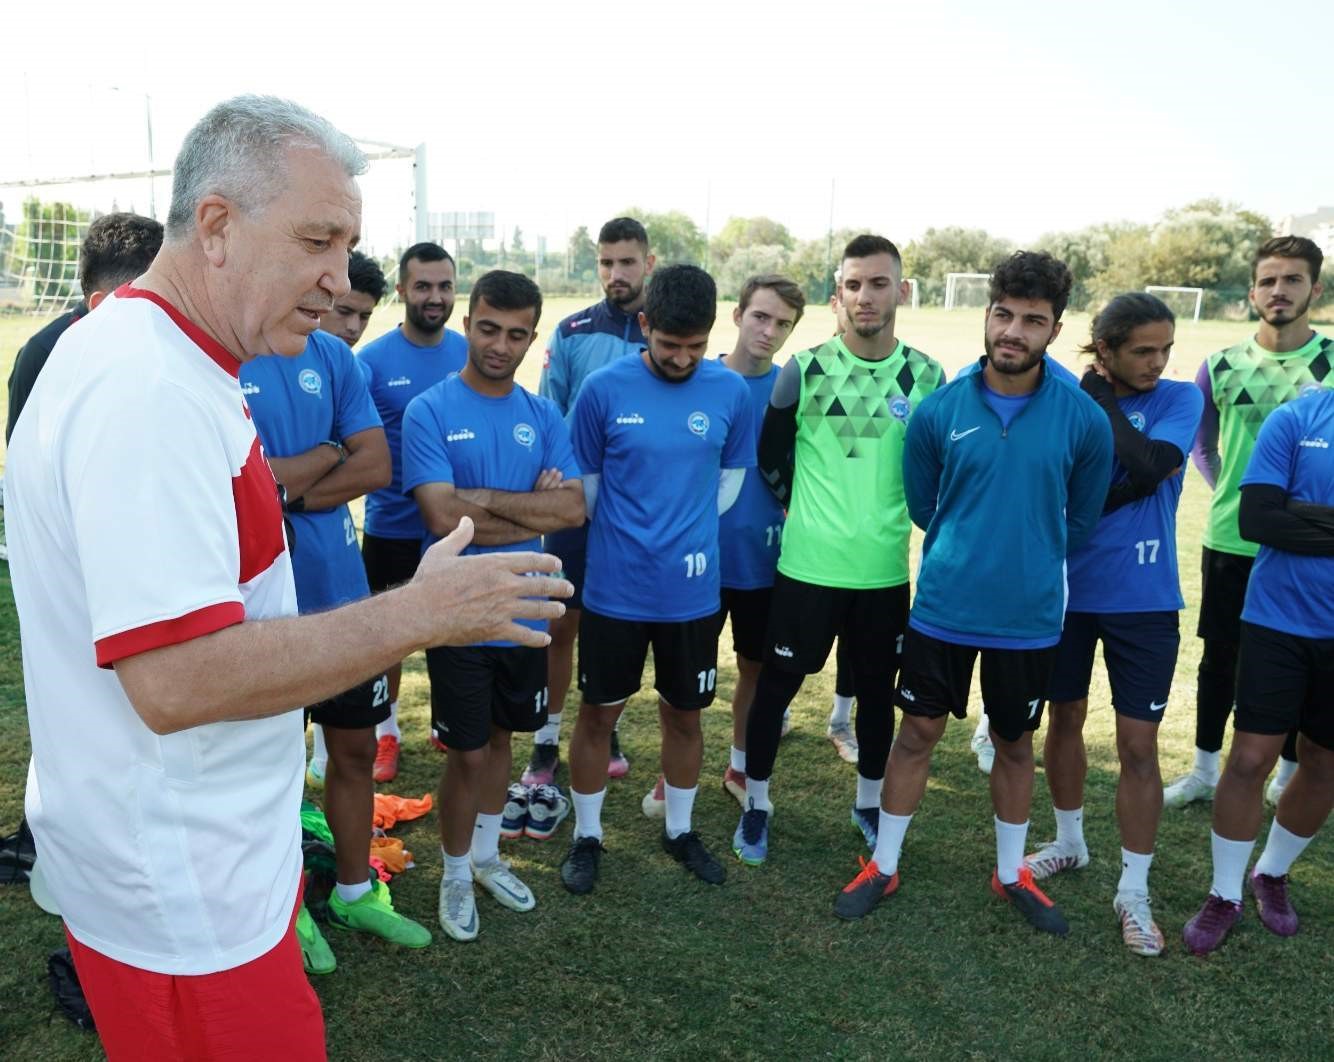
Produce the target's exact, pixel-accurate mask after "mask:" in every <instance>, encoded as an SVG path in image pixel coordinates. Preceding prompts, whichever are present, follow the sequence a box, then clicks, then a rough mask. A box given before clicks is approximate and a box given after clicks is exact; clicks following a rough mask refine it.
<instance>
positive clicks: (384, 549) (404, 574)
mask: <svg viewBox="0 0 1334 1062" xmlns="http://www.w3.org/2000/svg"><path fill="white" fill-rule="evenodd" d="M421 557H422V544H421V540H420V539H416V538H380V536H379V535H362V536H361V563H362V564H363V565H365V567H366V581H367V582H368V583H370V585H371V593H372V594H378V593H380V592H381V591H382V590H388V589H390V588H391V587H395V586H401V585H402V584H404V583H406V582H408V581H410V580H411V579H412V577H413V576H414V575H416V574H417V562H418V561H420V560H421Z"/></svg>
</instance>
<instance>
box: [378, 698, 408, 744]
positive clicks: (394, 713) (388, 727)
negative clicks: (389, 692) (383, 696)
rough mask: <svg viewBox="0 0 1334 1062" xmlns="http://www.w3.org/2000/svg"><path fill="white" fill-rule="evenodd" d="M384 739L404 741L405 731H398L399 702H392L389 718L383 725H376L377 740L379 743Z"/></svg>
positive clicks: (390, 703)
mask: <svg viewBox="0 0 1334 1062" xmlns="http://www.w3.org/2000/svg"><path fill="white" fill-rule="evenodd" d="M382 737H391V738H397V739H398V740H399V741H402V740H403V731H401V730H399V729H398V701H390V702H389V718H388V719H386V720H385V721H384V722H383V723H376V724H375V740H376V741H379V740H380V739H381V738H382Z"/></svg>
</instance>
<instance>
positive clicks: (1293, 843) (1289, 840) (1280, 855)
mask: <svg viewBox="0 0 1334 1062" xmlns="http://www.w3.org/2000/svg"><path fill="white" fill-rule="evenodd" d="M1280 762H1282V761H1280ZM1311 840H1312V838H1311V837H1298V836H1297V835H1296V834H1295V833H1293V832H1292V831H1291V830H1288V829H1285V828H1284V827H1283V824H1282V823H1281V822H1279V821H1278V819H1277V818H1276V819H1274V821H1273V822H1272V823H1270V826H1269V839H1268V840H1266V841H1265V850H1264V851H1263V852H1261V853H1260V858H1259V859H1257V860H1256V861H1255V872H1256V873H1257V874H1267V875H1269V877H1271V878H1281V877H1282V876H1283V875H1284V874H1286V873H1287V872H1288V871H1289V870H1291V869H1292V864H1293V863H1295V862H1296V861H1297V857H1298V856H1299V855H1301V854H1302V852H1303V851H1305V850H1306V846H1307V845H1308V844H1310V843H1311Z"/></svg>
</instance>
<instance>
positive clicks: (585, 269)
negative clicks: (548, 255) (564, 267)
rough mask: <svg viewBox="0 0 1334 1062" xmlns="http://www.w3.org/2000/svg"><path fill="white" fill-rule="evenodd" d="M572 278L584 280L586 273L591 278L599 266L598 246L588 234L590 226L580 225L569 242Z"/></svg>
mask: <svg viewBox="0 0 1334 1062" xmlns="http://www.w3.org/2000/svg"><path fill="white" fill-rule="evenodd" d="M568 254H569V259H570V276H571V277H579V278H582V277H583V276H584V274H585V273H587V274H588V275H589V276H590V277H591V276H592V275H593V273H594V271H595V270H596V269H597V266H598V246H597V244H595V243H594V242H593V237H591V236H590V235H589V234H588V226H587V225H580V226H579V227H578V228H577V229H575V230H574V232H572V233H570V242H569V251H568Z"/></svg>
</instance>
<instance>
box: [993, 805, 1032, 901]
mask: <svg viewBox="0 0 1334 1062" xmlns="http://www.w3.org/2000/svg"><path fill="white" fill-rule="evenodd" d="M1027 841H1028V823H1027V822H1002V821H1001V820H1000V819H999V818H997V819H996V877H997V878H999V879H1000V883H1001V884H1002V885H1013V884H1014V883H1015V882H1016V881H1018V880H1019V871H1020V869H1021V868H1022V867H1023V865H1024V844H1025V843H1026V842H1027Z"/></svg>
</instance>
